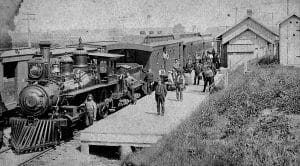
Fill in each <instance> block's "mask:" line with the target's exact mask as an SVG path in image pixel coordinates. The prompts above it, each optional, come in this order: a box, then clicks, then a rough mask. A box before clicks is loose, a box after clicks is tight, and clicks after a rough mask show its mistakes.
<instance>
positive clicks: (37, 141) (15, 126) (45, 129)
mask: <svg viewBox="0 0 300 166" xmlns="http://www.w3.org/2000/svg"><path fill="white" fill-rule="evenodd" d="M10 124H11V145H12V147H13V149H15V151H16V152H17V153H26V152H34V151H40V150H43V149H45V148H48V147H50V146H55V145H57V144H58V143H59V138H58V131H57V128H56V126H55V123H54V121H53V120H40V119H38V120H34V121H33V123H30V122H29V120H27V119H22V118H11V119H10Z"/></svg>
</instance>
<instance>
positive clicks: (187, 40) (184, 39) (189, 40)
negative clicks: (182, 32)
mask: <svg viewBox="0 0 300 166" xmlns="http://www.w3.org/2000/svg"><path fill="white" fill-rule="evenodd" d="M181 41H182V42H183V44H187V43H191V42H197V41H201V42H203V41H204V39H203V38H202V37H191V38H182V39H181Z"/></svg>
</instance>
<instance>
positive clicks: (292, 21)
mask: <svg viewBox="0 0 300 166" xmlns="http://www.w3.org/2000/svg"><path fill="white" fill-rule="evenodd" d="M279 39H280V41H279V60H280V64H281V65H285V66H297V67H300V18H299V17H298V16H297V15H295V14H292V15H290V16H288V17H286V18H284V19H283V20H282V21H281V22H280V24H279Z"/></svg>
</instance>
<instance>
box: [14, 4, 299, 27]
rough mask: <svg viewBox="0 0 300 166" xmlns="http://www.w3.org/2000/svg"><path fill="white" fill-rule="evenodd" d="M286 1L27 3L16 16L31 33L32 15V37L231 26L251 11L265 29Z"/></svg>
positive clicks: (295, 6) (280, 15)
mask: <svg viewBox="0 0 300 166" xmlns="http://www.w3.org/2000/svg"><path fill="white" fill-rule="evenodd" d="M286 2H287V0H24V2H23V3H22V6H21V8H20V13H19V15H18V16H17V17H15V24H16V31H22V32H26V31H27V22H26V20H24V19H25V18H27V17H26V15H24V13H26V12H29V13H33V14H35V15H33V16H30V18H34V20H32V21H30V25H31V26H30V27H31V31H32V32H46V31H53V30H69V29H109V28H145V27H172V26H174V25H176V24H179V23H181V24H182V25H183V26H185V27H186V30H188V31H191V30H192V27H193V26H196V27H197V30H198V31H204V30H205V29H206V28H207V27H213V26H231V25H233V24H234V23H235V11H236V10H235V9H234V8H235V7H237V9H238V10H237V19H238V20H240V19H242V18H243V17H244V16H245V14H246V10H247V9H248V8H250V9H252V10H253V14H254V16H256V17H257V18H259V19H260V20H261V21H262V22H263V23H264V24H266V25H268V24H272V21H271V18H272V14H271V13H273V22H274V24H275V23H277V22H278V21H279V20H281V19H282V18H283V17H285V16H286V15H287V14H286V9H287V8H286ZM289 3H290V5H289V6H290V13H296V14H298V15H299V14H300V0H289Z"/></svg>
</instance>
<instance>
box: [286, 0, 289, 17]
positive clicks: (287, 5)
mask: <svg viewBox="0 0 300 166" xmlns="http://www.w3.org/2000/svg"><path fill="white" fill-rule="evenodd" d="M286 15H287V16H288V15H289V0H286Z"/></svg>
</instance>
